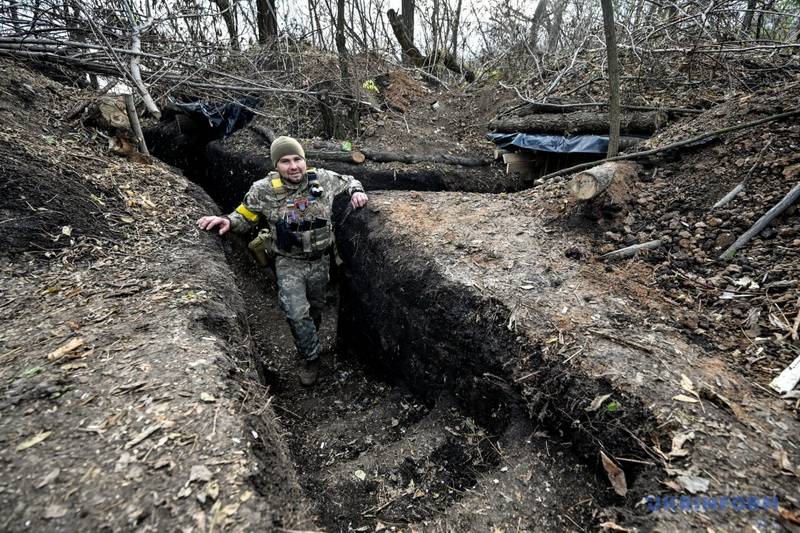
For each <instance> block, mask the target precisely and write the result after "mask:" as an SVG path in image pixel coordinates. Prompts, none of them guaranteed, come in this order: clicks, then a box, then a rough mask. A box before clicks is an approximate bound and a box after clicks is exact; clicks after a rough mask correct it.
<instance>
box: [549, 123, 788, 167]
mask: <svg viewBox="0 0 800 533" xmlns="http://www.w3.org/2000/svg"><path fill="white" fill-rule="evenodd" d="M795 115H800V108H796V109H792V110H791V111H787V112H785V113H778V114H777V115H772V116H769V117H765V118H761V119H758V120H754V121H752V122H747V123H745V124H737V125H736V126H730V127H727V128H723V129H721V130H715V131H711V132H708V133H702V134H700V135H696V136H694V137H690V138H689V139H685V140H683V141H679V142H676V143H672V144H668V145H666V146H662V147H660V148H653V149H652V150H644V151H642V152H634V153H632V154H625V155H618V156H617V157H609V158H607V159H602V160H599V161H590V162H588V163H581V164H580V165H574V166H571V167H569V168H565V169H562V170H558V171H556V172H551V173H550V174H545V175H544V176H542V177H541V178H539V179H541V180H548V179H551V178H556V177H558V176H563V175H564V174H572V173H574V172H577V171H579V170H583V169H585V168H590V167H593V166H595V165H598V164H600V163H606V162H609V161H626V160H630V159H638V158H640V157H646V156H650V155H655V154H659V153H661V152H666V151H668V150H673V149H675V148H680V147H681V146H686V145H689V144H693V143H696V142H699V141H702V140H704V139H709V138H711V137H715V136H717V135H721V134H723V133H731V132H734V131H738V130H744V129H747V128H752V127H754V126H759V125H761V124H765V123H767V122H773V121H775V120H781V119H784V118H788V117H793V116H795Z"/></svg>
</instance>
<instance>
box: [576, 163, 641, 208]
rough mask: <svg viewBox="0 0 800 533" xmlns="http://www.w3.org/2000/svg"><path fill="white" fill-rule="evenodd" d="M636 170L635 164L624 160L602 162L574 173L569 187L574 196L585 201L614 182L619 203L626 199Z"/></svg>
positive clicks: (602, 191)
mask: <svg viewBox="0 0 800 533" xmlns="http://www.w3.org/2000/svg"><path fill="white" fill-rule="evenodd" d="M637 170H638V167H637V166H636V165H635V164H631V163H628V162H624V161H622V162H611V163H603V164H602V165H598V166H596V167H592V168H590V169H588V170H585V171H583V172H581V173H579V174H577V175H575V177H574V178H572V181H571V182H570V184H569V188H570V190H571V191H572V194H573V195H575V198H577V199H578V200H582V201H586V200H591V199H593V198H596V197H597V196H600V195H601V194H602V193H604V192H606V190H607V189H609V188H610V187H611V185H612V184H614V183H616V184H617V187H616V188H617V189H620V190H619V191H615V194H614V196H615V197H617V198H616V199H615V200H616V202H617V203H620V202H622V201H624V200H626V197H627V196H628V194H627V193H628V192H629V190H630V189H631V188H632V186H633V183H632V182H633V179H634V178H635V177H636V173H637Z"/></svg>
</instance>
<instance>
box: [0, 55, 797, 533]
mask: <svg viewBox="0 0 800 533" xmlns="http://www.w3.org/2000/svg"><path fill="white" fill-rule="evenodd" d="M0 71H1V72H0V74H1V75H0V80H2V81H0V117H2V119H3V121H2V126H0V139H1V140H2V143H0V168H1V169H2V182H0V193H2V194H0V219H1V220H0V224H2V226H3V233H2V236H1V237H0V239H2V240H1V241H0V242H1V243H2V248H3V250H2V254H3V259H2V265H1V266H0V270H1V271H2V274H0V275H2V279H3V282H2V289H0V291H1V292H0V295H1V297H2V301H0V320H2V333H0V363H2V366H1V367H0V374H1V375H2V382H1V383H0V390H2V404H1V405H0V441H2V444H3V447H2V451H0V470H2V476H1V477H2V481H0V502H2V504H3V505H4V506H5V507H6V508H7V509H8V513H7V515H6V517H5V518H3V519H2V520H3V522H2V529H4V530H11V531H18V530H23V529H29V528H35V529H41V530H95V529H100V528H102V527H109V528H111V529H115V530H128V529H131V530H132V529H136V530H142V531H147V530H153V531H156V530H163V529H177V528H182V529H186V530H189V529H193V530H196V531H211V530H217V529H220V528H222V529H234V530H244V531H249V530H280V529H285V530H312V529H317V528H321V529H325V530H329V531H347V530H358V531H381V530H402V529H408V530H442V531H463V530H467V529H479V530H490V529H492V528H495V530H507V531H508V530H514V529H515V530H554V529H558V530H576V531H581V530H589V529H595V528H597V527H598V526H602V527H605V528H610V529H617V530H624V529H626V528H627V529H630V530H634V529H636V530H652V529H654V528H655V529H661V530H675V529H677V530H682V529H686V528H690V527H697V528H706V529H709V530H725V531H727V530H731V531H732V530H745V529H746V528H750V530H753V531H756V530H759V531H764V530H773V529H778V528H780V527H785V528H786V529H787V530H790V531H794V530H797V528H799V527H800V517H798V509H800V488H799V487H800V480H798V477H800V448H799V446H800V443H798V441H797V438H798V437H797V436H798V434H800V432H798V429H800V427H799V426H800V421H799V420H800V418H799V417H800V399H799V398H798V397H797V396H796V394H794V395H789V396H788V397H786V398H780V397H778V396H777V395H775V394H773V393H772V392H771V391H770V389H769V382H770V381H771V380H772V379H773V378H774V377H775V376H776V375H777V374H778V373H779V372H780V371H781V370H782V369H783V368H784V367H786V366H787V365H788V364H789V363H790V362H791V361H792V359H794V357H796V356H797V354H798V353H799V352H800V344H798V340H797V325H798V318H799V317H800V298H799V297H800V287H798V285H799V284H800V281H798V280H800V276H798V270H800V218H798V215H797V209H796V208H791V209H789V210H787V211H786V212H785V213H784V215H783V216H782V217H779V218H778V219H777V221H776V222H775V223H774V224H773V225H772V226H771V227H770V228H768V230H765V231H764V232H762V234H761V235H759V236H758V237H757V238H756V239H754V240H753V241H752V242H751V243H750V244H749V245H748V246H747V247H745V248H744V249H743V250H742V251H740V252H739V253H738V254H737V255H736V256H735V257H734V259H733V260H732V261H730V262H728V263H722V262H719V261H717V260H715V258H716V257H717V256H718V254H719V253H720V251H721V250H723V249H724V248H725V247H726V246H727V244H729V243H730V242H732V239H735V238H736V237H737V236H738V235H739V234H741V233H742V232H743V231H744V230H745V229H747V227H749V225H750V224H752V222H754V221H755V220H756V219H758V218H759V217H760V216H761V214H763V213H764V212H765V211H766V210H767V209H769V207H771V206H772V205H773V204H774V203H776V202H777V200H779V199H780V198H781V197H782V196H783V195H784V194H785V193H786V192H788V190H789V189H790V188H791V187H792V186H793V185H794V184H795V183H796V182H797V176H798V172H799V171H798V169H799V168H800V166H798V164H800V159H797V154H798V153H800V126H798V123H797V121H796V120H795V121H785V122H775V123H770V124H766V125H763V126H759V127H757V128H752V129H748V130H743V131H740V132H737V133H733V134H727V135H725V136H722V137H720V138H718V139H715V140H714V141H713V142H710V143H707V144H704V145H702V146H698V147H693V148H691V149H687V150H684V151H682V152H680V153H670V154H669V155H668V156H667V157H664V158H660V159H655V160H649V161H647V162H644V166H643V168H642V170H641V171H640V172H639V174H638V179H637V181H636V184H635V193H634V197H635V198H634V200H633V201H632V202H631V204H630V205H629V206H627V209H625V210H624V211H623V212H621V213H617V214H616V215H613V216H604V215H599V216H598V214H597V213H594V212H590V211H587V210H586V209H585V208H584V207H583V206H581V205H578V204H577V203H576V202H575V201H574V200H572V199H571V197H570V196H569V194H568V189H567V187H566V180H561V179H556V180H552V181H549V182H547V183H545V184H544V185H542V186H539V187H536V188H534V189H530V190H526V191H523V192H519V193H513V194H509V193H501V194H492V195H489V194H481V193H474V192H473V193H467V192H457V191H450V192H416V191H409V192H404V191H386V192H376V193H371V203H370V205H369V206H368V208H367V209H365V210H362V211H361V212H357V213H354V214H353V215H352V216H351V217H349V219H348V221H347V225H346V227H345V228H344V229H343V231H344V233H343V235H342V237H343V239H344V240H343V242H342V245H343V246H342V248H343V255H344V257H345V259H346V260H347V261H348V263H349V264H348V265H347V266H346V267H345V270H344V272H340V273H339V275H336V276H334V279H335V281H336V282H337V283H338V284H341V286H342V287H343V288H344V287H350V288H352V287H353V286H356V287H364V286H368V288H369V290H368V291H366V292H364V293H362V296H364V299H365V301H363V302H356V303H353V302H352V301H349V302H344V306H342V307H341V308H342V309H346V308H347V306H348V305H349V306H351V307H352V306H355V307H356V308H360V309H362V310H361V311H355V312H354V313H353V316H346V317H345V318H346V319H347V320H352V321H355V322H356V324H355V325H354V324H352V323H351V324H348V325H347V331H348V332H349V333H347V334H348V335H349V337H348V338H346V339H344V342H342V338H341V336H342V335H343V333H342V332H341V329H342V328H339V331H338V333H337V323H336V310H337V308H339V307H340V306H339V304H338V295H337V291H336V290H335V289H336V286H333V287H332V288H331V291H330V298H329V303H330V309H329V310H328V313H327V318H326V324H325V327H324V329H323V336H324V339H325V345H326V352H325V356H324V365H323V374H322V377H321V382H320V384H319V385H318V386H317V387H316V388H314V389H311V390H306V389H302V388H301V387H299V385H298V384H297V382H296V379H295V377H294V370H295V368H296V364H297V361H296V360H295V357H296V356H295V354H294V348H293V347H292V344H291V341H290V335H289V332H288V328H287V327H286V325H285V323H284V321H283V319H282V317H281V314H280V311H279V310H278V308H277V305H276V302H275V297H274V285H273V284H272V282H271V275H270V273H269V272H268V271H265V270H258V269H257V267H255V263H254V262H253V261H252V259H251V258H250V257H249V256H248V255H247V254H245V253H244V251H243V248H244V246H243V241H242V240H241V239H232V240H228V239H219V238H217V237H216V236H212V235H199V234H198V232H197V230H196V229H195V228H194V224H193V223H194V220H195V219H196V218H197V217H198V216H199V215H202V214H206V213H210V212H216V211H217V207H215V206H214V204H213V202H212V201H211V199H209V198H208V196H206V194H205V193H204V192H203V191H202V190H201V189H200V188H199V187H197V186H195V185H194V184H192V183H191V182H189V181H187V180H186V179H185V178H183V177H182V176H180V174H179V173H176V172H174V170H175V169H171V168H169V167H167V166H166V165H164V164H162V163H160V162H157V161H129V160H127V159H125V158H121V157H119V156H116V155H112V154H110V153H108V151H107V149H106V147H105V140H104V139H102V138H100V137H98V136H97V134H96V133H94V132H93V131H92V130H90V129H85V128H82V127H80V126H79V125H77V124H74V123H73V124H69V123H66V122H64V121H63V120H62V119H61V117H62V116H63V115H64V113H65V112H66V111H67V110H68V109H69V108H70V107H72V105H74V104H75V102H76V101H78V100H79V99H80V98H82V97H86V96H87V94H86V93H81V92H79V91H77V90H73V89H69V88H65V87H63V86H61V85H59V84H56V83H54V82H51V81H49V80H47V79H46V78H44V77H42V76H40V75H38V74H35V73H33V72H31V71H29V70H28V69H27V68H25V67H21V66H19V65H16V64H14V63H10V62H3V63H0ZM409 90H410V89H409ZM414 91H417V92H418V94H417V93H415V94H416V96H414V97H413V98H411V99H410V101H409V102H410V103H409V105H408V106H406V108H405V109H402V108H401V106H398V107H397V109H396V110H395V111H391V112H387V113H385V114H384V116H373V117H370V118H368V119H367V120H365V127H366V128H367V131H366V133H367V135H366V136H365V138H364V142H365V144H367V145H369V146H372V147H375V148H381V149H383V150H394V151H404V150H405V151H424V150H425V149H430V146H431V143H432V139H436V151H437V152H441V151H445V152H448V153H451V154H454V155H468V154H469V155H481V156H485V157H489V156H490V154H491V151H492V149H493V147H492V145H490V144H489V143H487V142H486V141H484V140H483V135H484V134H485V125H486V124H487V123H488V120H489V119H490V118H491V117H492V116H493V115H494V114H495V113H496V111H497V109H498V108H499V106H500V104H501V102H504V101H506V100H507V99H509V98H510V94H509V91H506V90H502V91H500V92H492V91H490V90H486V89H484V90H483V92H480V93H479V94H477V95H475V94H469V95H467V94H461V93H460V92H456V91H451V92H442V91H440V92H437V91H435V90H430V89H426V88H425V87H424V86H422V85H421V84H420V85H419V86H418V87H416V88H415V89H414ZM414 91H412V92H414ZM411 102H413V104H412V103H411ZM434 102H437V103H438V106H436V109H435V110H434V108H433V107H432V104H433V103H434ZM798 105H800V82H794V83H788V84H784V85H781V86H777V87H774V88H771V89H770V90H768V91H762V92H761V93H757V94H754V95H745V96H742V97H737V98H731V99H729V101H728V102H726V103H724V104H722V105H720V106H718V107H715V108H712V109H711V110H710V111H708V112H706V113H705V114H703V115H701V116H699V117H698V118H696V119H694V120H689V121H683V122H679V123H677V124H673V125H671V126H670V127H668V128H667V129H665V130H664V131H662V132H660V133H659V134H658V135H657V136H656V137H655V138H653V139H652V140H651V141H650V143H651V144H652V145H653V146H658V145H659V144H664V143H668V142H670V141H671V140H675V139H681V138H685V137H688V136H691V135H692V134H695V133H697V132H698V131H708V130H710V129H714V128H716V127H717V126H719V127H724V126H728V125H731V124H733V123H738V122H743V121H749V120H754V119H756V118H761V117H764V116H768V115H772V114H776V113H779V112H781V111H784V110H787V109H789V108H795V107H797V106H798ZM245 134H246V135H249V136H252V132H244V131H243V132H241V134H240V136H239V137H238V138H237V136H234V138H233V139H232V140H230V141H226V142H227V144H228V145H229V146H233V147H235V148H236V150H237V151H239V152H243V151H249V152H250V153H253V154H258V153H263V152H264V151H265V150H266V148H265V147H264V146H263V143H262V144H260V145H259V144H257V143H256V140H255V139H254V138H252V137H249V138H251V139H252V140H251V141H248V142H244V141H242V140H241V139H243V138H244V137H243V136H244V135H245ZM237 139H238V140H237ZM237 143H239V144H238V145H237ZM231 149H232V150H233V148H231ZM423 166H424V165H423ZM486 170H487V172H486V173H484V174H482V175H481V176H482V177H481V179H484V180H487V181H491V180H492V179H495V177H496V176H499V175H500V174H501V171H500V169H498V168H497V167H489V168H487V169H486ZM745 177H747V178H748V180H747V188H746V190H745V193H743V194H740V195H739V196H737V197H736V198H735V199H734V201H733V202H731V203H730V204H728V205H727V206H725V207H724V208H721V209H712V208H711V206H712V205H713V204H714V202H716V201H717V200H718V199H719V198H720V197H721V196H722V195H724V194H725V193H726V192H727V191H728V190H730V189H731V188H733V186H735V185H736V184H737V183H739V182H740V181H742V179H743V178H745ZM487 190H490V188H488V187H487ZM655 238H663V239H664V241H665V243H666V244H665V246H663V247H662V248H660V249H658V250H654V251H651V252H648V253H647V254H642V255H640V256H637V257H635V258H633V259H631V260H627V261H623V262H617V263H606V262H603V261H601V260H599V259H598V256H599V255H600V254H602V253H604V252H607V251H609V250H611V249H615V248H618V247H621V246H624V245H626V244H630V243H634V242H644V241H646V240H651V239H655ZM359 284H366V285H359ZM442 287H444V289H443V288H442ZM445 289H446V291H445ZM352 294H354V292H353V291H350V292H349V295H350V296H348V298H351V297H352ZM464 295H466V296H464ZM462 298H463V300H462ZM359 313H361V314H360V318H361V321H360V322H359V321H358V320H357V318H358V317H359ZM353 317H356V318H355V319H354V318H353ZM340 320H341V318H340ZM354 328H355V329H359V328H360V329H362V330H363V331H355V332H354V331H353V330H354ZM337 337H338V338H337ZM467 338H469V342H466V341H464V339H467ZM359 339H363V341H364V343H365V344H363V345H358V341H359ZM462 341H463V342H462ZM348 344H349V346H347V345H348ZM484 346H485V347H484ZM350 352H355V353H357V354H358V355H359V357H358V358H354V357H353V356H352V355H351V354H350ZM484 362H485V363H486V364H487V366H486V367H481V366H480V365H479V364H478V363H481V364H483V363H484ZM258 373H260V374H261V379H262V382H261V383H259V382H258V379H257V375H258ZM265 385H266V386H265ZM601 451H603V452H604V453H606V454H607V455H609V456H610V457H611V458H612V461H614V462H615V463H616V464H617V465H618V467H621V471H622V472H624V473H625V474H627V485H628V495H627V497H625V498H622V497H620V496H619V485H618V484H619V474H618V473H617V475H616V476H614V475H612V476H610V477H609V476H607V474H606V472H615V470H614V469H613V468H611V467H609V466H608V465H606V467H605V468H604V466H603V461H602V460H601V459H600V455H599V453H600V452H601ZM625 474H623V476H625ZM612 479H613V480H614V481H610V480H612ZM612 483H615V484H616V489H617V491H616V492H615V486H612ZM654 494H655V495H662V494H663V495H666V494H671V495H677V496H680V495H687V494H688V495H697V496H700V495H705V496H730V497H739V496H745V497H746V496H756V497H759V498H761V497H774V496H777V497H778V499H779V502H780V508H779V509H778V510H771V509H767V510H763V509H759V510H752V511H737V512H722V511H720V512H708V513H700V512H666V511H660V512H656V513H651V512H650V511H649V510H648V509H647V506H646V504H645V503H644V500H643V498H645V497H646V496H647V495H654Z"/></svg>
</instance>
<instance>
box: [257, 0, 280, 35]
mask: <svg viewBox="0 0 800 533" xmlns="http://www.w3.org/2000/svg"><path fill="white" fill-rule="evenodd" d="M256 21H257V24H258V42H259V43H260V44H267V43H269V42H270V41H272V40H273V39H274V38H275V37H277V36H278V15H277V12H276V11H275V0H256Z"/></svg>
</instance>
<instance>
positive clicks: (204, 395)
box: [200, 392, 217, 403]
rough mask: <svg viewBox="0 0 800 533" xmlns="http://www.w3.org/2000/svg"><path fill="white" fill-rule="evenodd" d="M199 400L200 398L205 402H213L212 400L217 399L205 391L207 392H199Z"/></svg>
mask: <svg viewBox="0 0 800 533" xmlns="http://www.w3.org/2000/svg"><path fill="white" fill-rule="evenodd" d="M200 400H201V401H204V402H206V403H214V402H216V401H217V399H216V398H214V396H213V395H211V394H209V393H207V392H201V393H200Z"/></svg>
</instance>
